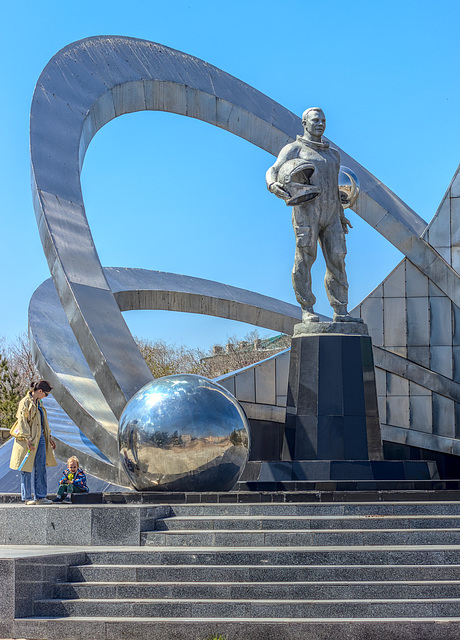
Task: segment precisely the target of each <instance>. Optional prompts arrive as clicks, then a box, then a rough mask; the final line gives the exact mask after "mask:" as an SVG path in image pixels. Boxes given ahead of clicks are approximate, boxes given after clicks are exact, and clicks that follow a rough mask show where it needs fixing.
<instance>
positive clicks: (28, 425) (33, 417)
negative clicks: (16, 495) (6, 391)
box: [10, 380, 57, 504]
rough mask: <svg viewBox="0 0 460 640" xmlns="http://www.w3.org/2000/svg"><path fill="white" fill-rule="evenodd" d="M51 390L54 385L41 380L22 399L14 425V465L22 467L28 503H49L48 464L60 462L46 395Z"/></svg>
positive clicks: (25, 500)
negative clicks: (49, 420)
mask: <svg viewBox="0 0 460 640" xmlns="http://www.w3.org/2000/svg"><path fill="white" fill-rule="evenodd" d="M50 392H51V385H50V384H49V382H47V381H46V380H40V382H37V383H36V384H34V385H33V386H32V387H31V390H30V391H29V393H28V394H27V395H26V397H25V398H23V399H22V400H21V402H20V403H19V407H18V412H17V414H16V416H17V421H16V422H15V423H14V425H13V426H12V427H11V431H10V433H11V435H12V436H14V438H15V442H14V445H13V451H12V452H11V460H10V468H11V469H20V470H21V498H22V500H23V501H24V502H25V503H26V504H48V503H51V500H47V498H46V494H47V483H46V467H55V466H56V465H57V462H56V459H55V457H54V453H53V451H54V449H55V448H56V444H55V442H54V440H53V439H52V437H51V433H50V428H49V424H48V418H47V417H46V409H45V408H44V406H43V404H42V400H43V398H46V396H47V395H48V394H49V393H50ZM32 471H33V472H34V499H32V486H31V485H32Z"/></svg>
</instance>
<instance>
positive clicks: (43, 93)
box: [29, 36, 460, 477]
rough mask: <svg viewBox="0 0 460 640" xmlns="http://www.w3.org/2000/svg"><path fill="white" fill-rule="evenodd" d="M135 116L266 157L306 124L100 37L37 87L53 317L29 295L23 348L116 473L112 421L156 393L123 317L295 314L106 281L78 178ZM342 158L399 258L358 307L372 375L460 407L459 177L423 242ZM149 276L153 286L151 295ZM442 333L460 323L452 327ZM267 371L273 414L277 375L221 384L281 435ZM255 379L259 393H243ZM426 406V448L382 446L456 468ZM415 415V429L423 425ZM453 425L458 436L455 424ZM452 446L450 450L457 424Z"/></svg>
mask: <svg viewBox="0 0 460 640" xmlns="http://www.w3.org/2000/svg"><path fill="white" fill-rule="evenodd" d="M144 109H149V110H162V111H168V112H173V113H179V114H182V115H186V116H189V117H194V118H198V119H201V120H204V121H206V122H209V123H211V124H214V125H215V126H218V127H221V128H223V129H226V130H228V131H230V132H232V133H234V134H235V135H238V136H240V137H243V138H245V139H247V140H248V141H250V142H251V143H253V144H256V145H257V146H259V147H261V148H262V149H265V150H267V151H269V152H270V153H272V154H274V155H277V154H278V152H279V150H280V149H281V147H283V146H284V145H285V144H286V143H288V142H290V141H292V140H293V139H294V138H295V136H296V134H298V133H300V132H301V128H302V127H301V122H300V119H299V118H297V117H296V116H295V115H294V114H292V113H291V112H289V111H288V110H287V109H285V108H284V107H282V106H281V105H279V104H277V103H275V102H273V101H272V100H271V99H270V98H268V97H267V96H264V95H263V94H261V93H260V92H258V91H256V90H255V89H253V88H252V87H250V86H249V85H246V84H244V83H242V82H241V81H239V80H237V79H236V78H234V77H232V76H230V75H228V74H226V73H224V72H223V71H221V70H219V69H217V68H215V67H213V66H212V65H209V64H207V63H205V62H203V61H201V60H198V59H196V58H194V57H192V56H188V55H187V54H183V53H181V52H178V51H175V50H173V49H169V48H168V47H163V46H162V45H158V44H154V43H151V42H147V41H143V40H137V39H133V38H124V37H118V36H108V37H105V36H98V37H94V38H87V39H85V40H81V41H79V42H76V43H73V44H71V45H69V46H67V47H65V48H64V49H62V50H61V51H60V52H59V53H57V54H56V56H54V58H53V59H52V60H51V61H50V62H49V64H48V65H47V66H46V68H45V69H44V71H43V73H42V75H41V76H40V79H39V81H38V83H37V87H36V90H35V94H34V98H33V104H32V109H31V123H30V132H31V137H30V146H31V164H32V189H33V198H34V208H35V212H36V216H37V224H38V228H39V232H40V237H41V240H42V243H43V247H44V250H45V254H46V257H47V259H48V263H49V266H50V271H51V273H52V275H53V280H54V284H55V286H56V289H57V291H58V293H59V297H60V300H61V302H62V305H63V307H62V306H61V305H60V303H59V300H58V299H57V297H56V293H55V290H54V286H53V284H52V283H51V282H47V283H44V285H42V286H43V287H44V289H42V288H40V289H39V290H38V291H37V292H36V294H34V297H33V299H32V301H31V306H30V310H29V323H30V333H31V338H32V345H33V349H34V353H35V357H36V360H37V362H38V363H39V367H40V370H41V371H42V373H43V374H44V375H45V377H49V378H50V379H51V380H52V384H53V386H54V387H55V389H56V394H55V395H56V398H57V399H58V401H59V403H60V404H61V406H63V407H64V408H65V410H66V411H67V413H68V414H69V416H71V418H72V420H74V421H75V422H76V423H77V424H78V426H79V427H81V429H82V431H83V433H85V434H86V435H87V436H88V437H89V438H90V439H91V441H92V442H93V443H94V444H95V445H96V447H97V448H98V449H99V450H100V451H101V452H103V453H104V454H105V455H106V456H107V458H108V459H109V460H110V465H109V466H110V468H111V469H115V470H117V472H118V465H119V462H118V452H117V422H118V420H117V417H118V416H120V414H121V412H122V410H123V408H124V406H125V404H126V401H127V400H129V399H130V398H131V397H132V396H133V395H134V394H135V393H136V391H137V390H138V389H140V388H141V387H142V386H143V385H144V384H145V383H146V382H148V381H149V380H150V379H151V375H150V372H149V371H148V369H147V367H146V366H145V363H144V362H143V360H142V358H141V356H140V354H139V352H138V350H137V347H136V346H135V343H134V341H133V339H132V337H131V335H130V333H129V330H128V328H127V326H126V324H125V322H124V320H123V317H122V315H121V311H123V310H125V309H138V308H145V309H147V308H148V309H165V308H167V309H171V310H178V311H183V310H184V309H186V310H187V311H190V312H196V313H209V314H211V315H216V316H221V317H227V318H231V319H237V320H242V321H244V322H249V323H251V324H254V325H257V326H262V327H267V328H273V329H275V330H277V331H283V332H286V333H289V332H290V327H291V326H292V325H293V324H295V323H296V322H298V311H299V310H298V309H295V311H292V310H291V309H290V308H289V307H291V306H292V305H286V303H282V302H280V301H274V300H273V299H270V298H267V297H266V296H260V295H259V294H255V293H251V292H244V291H243V290H241V289H240V290H236V289H235V291H231V289H232V288H231V287H228V286H226V285H223V284H219V283H209V281H206V280H199V279H194V278H187V277H186V276H175V275H174V274H159V273H158V272H144V271H142V270H123V269H114V270H110V271H107V270H106V271H104V270H103V269H102V267H101V264H100V262H99V258H98V255H97V251H96V248H95V246H94V242H93V240H92V236H91V231H90V228H89V224H88V221H87V219H86V213H85V208H84V203H83V197H82V193H81V184H80V170H81V166H82V164H83V160H84V155H85V152H86V149H87V147H88V145H89V143H90V141H91V139H92V137H93V136H94V135H95V133H96V132H97V131H98V130H99V129H100V128H101V127H102V126H104V124H106V123H107V122H109V121H110V120H111V119H113V118H115V117H117V116H119V115H122V114H124V113H129V112H132V111H138V110H144ZM334 146H336V145H334ZM339 151H340V154H341V158H342V161H343V162H344V163H345V164H346V165H347V167H349V169H348V170H347V175H348V176H350V172H352V173H354V175H356V177H357V179H359V183H360V191H359V195H358V198H357V200H356V203H355V205H354V210H355V211H356V212H357V213H358V215H360V216H361V217H362V218H363V219H364V220H366V221H367V222H368V223H369V224H370V225H371V226H372V227H373V228H375V229H376V230H377V231H378V232H379V233H381V234H382V235H383V236H384V237H385V238H387V239H388V240H389V241H390V242H392V243H393V244H394V245H395V246H396V247H397V248H398V249H400V250H401V251H402V252H403V253H404V254H405V256H406V258H405V259H404V260H403V263H402V265H403V266H402V268H401V271H398V272H397V273H394V274H392V276H390V277H389V278H387V279H386V281H385V283H384V284H383V285H380V287H378V288H377V289H376V291H375V292H372V293H371V294H370V296H369V297H368V298H366V300H364V301H363V303H362V304H361V305H360V306H359V307H358V312H359V313H360V314H361V317H363V318H364V319H365V321H366V323H367V324H369V328H370V332H371V335H372V337H373V339H374V345H375V349H374V355H375V361H376V364H377V366H379V367H381V370H386V371H390V372H392V373H396V375H402V376H407V378H408V379H410V380H413V381H415V382H416V383H418V384H420V385H421V386H425V388H426V389H428V390H433V391H434V390H436V392H437V393H438V394H440V395H441V396H443V397H445V398H448V399H451V400H454V399H455V401H456V402H457V403H458V402H459V399H458V398H459V391H458V389H459V388H460V387H459V385H458V382H460V374H459V371H460V353H459V348H460V346H459V345H460V337H459V336H460V328H459V327H460V311H459V306H460V286H459V284H460V279H459V274H458V272H457V271H455V268H456V267H458V266H460V232H459V231H458V229H459V228H460V174H459V172H458V171H457V173H456V175H455V176H454V179H453V181H452V183H451V185H450V187H449V189H448V192H447V193H446V196H445V198H444V200H443V202H442V203H441V206H440V208H439V209H438V212H437V214H436V215H435V217H434V218H433V220H432V222H431V223H430V225H428V227H427V225H426V223H425V222H424V221H423V220H422V219H421V218H420V217H419V216H418V215H417V214H416V213H415V212H413V211H412V210H411V209H410V208H409V207H408V206H407V205H406V204H405V203H404V202H403V201H402V200H400V199H399V198H398V197H397V196H396V195H395V194H393V193H392V192H391V191H390V190H389V189H388V188H387V187H386V186H385V185H383V184H382V183H381V182H380V181H379V180H377V179H376V178H375V177H374V176H372V175H371V174H370V173H369V172H368V171H367V170H366V169H364V168H363V167H361V166H360V165H359V164H358V163H357V162H356V161H355V160H353V159H352V158H351V157H350V156H348V155H347V154H346V153H345V152H344V151H342V150H340V149H339ZM356 184H357V181H356ZM351 192H352V189H351V185H350V195H351ZM352 206H353V205H352ZM408 258H409V259H408ZM452 267H454V268H452ZM404 271H405V276H404V273H403V272H404ZM128 272H129V273H128ZM152 273H155V274H156V275H155V278H154V279H156V281H155V284H152V282H151V279H152V278H153V276H152V275H151V274H152ZM147 274H148V275H147ZM124 279H125V280H126V281H129V282H128V284H126V282H124V283H123V282H122V281H123V280H124ZM125 285H126V286H125ZM235 292H236V293H235ZM408 297H409V298H410V297H413V298H414V302H413V304H412V303H411V304H406V301H405V298H406V300H407V298H408ZM415 298H424V301H423V302H422V301H416V300H415ZM436 298H438V299H442V301H440V302H437V301H436ZM202 301H204V306H202ZM392 301H393V302H392ZM454 303H455V304H454ZM379 305H380V309H379ZM427 306H428V309H429V314H430V317H429V326H430V328H431V333H430V337H429V339H428V340H427V342H425V343H424V344H416V343H422V342H423V335H425V334H426V322H425V321H426V317H425V316H426V312H425V311H424V312H423V313H424V316H423V317H424V320H423V323H424V329H423V331H422V332H421V331H420V329H417V330H415V332H414V323H416V322H417V319H416V318H417V309H418V308H421V307H423V309H424V310H425V309H426V307H427ZM395 314H396V315H397V316H399V318H398V319H397V318H395V317H394V315H395ZM355 315H356V310H355ZM65 316H67V319H66V317H65ZM451 317H452V318H455V319H456V320H455V322H454V323H453V324H452V323H450V321H449V318H451ZM395 334H396V335H395ZM422 334H423V335H422ZM408 336H411V338H410V342H409V344H408V341H409V339H408ZM414 343H415V344H414ZM441 346H442V347H448V348H449V349H450V352H451V353H452V358H453V360H452V361H453V363H454V370H453V374H452V375H453V379H450V378H449V377H447V376H442V375H439V374H437V373H434V372H432V371H430V362H431V360H433V361H434V362H435V363H436V362H440V363H442V367H443V371H447V370H448V369H447V368H446V367H445V363H446V362H447V360H446V357H445V354H444V351H445V350H443V354H441V352H440V351H439V349H438V347H441ZM438 351H439V353H438ZM398 354H399V355H398ZM287 355H288V354H287ZM400 355H403V356H408V358H409V360H407V359H405V358H401V357H400ZM280 358H281V356H280ZM287 359H288V357H287ZM401 362H402V363H403V364H402V365H401ZM285 365H286V356H284V365H283V367H284V369H285V370H286V371H287V368H286V366H285ZM270 366H271V365H270ZM436 366H438V365H436ZM440 366H441V365H440ZM275 370H276V374H275V377H276V405H268V404H264V403H260V402H259V399H263V400H268V399H270V398H272V397H273V381H272V380H271V379H270V376H271V373H270V374H268V373H267V372H266V371H264V372H263V373H262V372H259V373H254V372H252V378H251V374H250V373H247V372H246V371H242V372H236V374H235V375H234V376H232V375H230V376H229V377H228V380H226V384H228V385H229V386H230V387H231V388H232V389H234V390H235V393H236V394H237V395H238V390H240V391H241V393H242V395H243V396H244V397H246V398H248V402H247V405H245V407H248V408H249V409H250V410H251V411H252V415H254V416H259V417H260V415H261V412H262V413H263V412H265V413H263V415H266V416H268V415H274V416H277V418H276V419H278V420H281V421H282V419H281V417H280V411H281V412H282V411H283V409H282V406H281V405H283V403H284V404H285V396H284V393H285V392H284V393H283V389H285V387H284V383H283V382H282V379H283V380H284V377H283V376H282V375H279V372H281V370H282V368H281V367H278V366H276V367H275ZM243 379H245V380H246V382H245V381H244V380H243ZM251 379H252V380H253V381H254V385H253V386H252V383H251V384H250V385H249V387H248V386H247V384H246V383H247V382H248V381H250V380H251ZM286 380H287V373H286ZM262 384H267V385H268V387H267V389H262ZM385 393H386V392H385ZM409 396H410V394H409ZM406 397H407V396H406ZM249 399H250V400H249ZM385 400H386V395H383V396H381V397H380V399H379V402H380V404H381V406H382V401H383V404H384V405H385ZM436 403H438V404H436V406H435V405H434V404H433V403H432V405H431V410H432V415H433V425H432V432H431V433H423V434H420V432H417V431H416V425H415V424H414V423H413V421H411V423H410V424H409V422H407V423H406V424H405V425H403V427H397V426H392V425H390V424H386V423H385V417H384V424H383V425H382V429H383V433H384V437H386V438H389V439H391V438H393V439H394V440H393V441H395V442H396V441H398V442H399V441H401V442H402V441H404V442H405V443H406V444H413V445H414V446H423V447H424V448H433V449H435V450H438V451H447V450H448V451H450V452H454V453H457V454H458V453H460V440H456V439H455V438H447V437H445V436H439V435H437V433H436V431H437V429H439V428H440V427H439V426H438V425H437V424H436V420H438V419H443V416H444V415H445V413H446V412H445V411H440V410H439V407H438V405H439V402H438V401H436ZM414 406H415V405H414ZM446 406H447V405H446ZM414 411H415V409H414ZM417 411H418V415H420V412H421V409H419V410H417ZM424 411H427V408H426V407H425V408H424ZM449 415H451V414H449ZM457 415H458V418H457V422H459V421H460V411H457ZM382 416H386V408H385V412H383V410H382ZM406 417H407V416H406ZM407 419H408V420H409V418H407ZM449 420H450V418H449ZM449 428H450V427H449ZM450 430H451V429H450ZM451 431H452V430H451ZM402 432H405V433H404V434H402ZM456 433H457V434H460V424H458V425H457V431H456ZM430 438H431V440H430ZM417 443H418V444H417ZM420 443H422V444H420ZM103 464H106V463H103ZM113 465H114V466H113ZM101 473H105V471H101ZM101 477H102V476H101Z"/></svg>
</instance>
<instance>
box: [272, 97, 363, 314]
mask: <svg viewBox="0 0 460 640" xmlns="http://www.w3.org/2000/svg"><path fill="white" fill-rule="evenodd" d="M302 124H303V127H304V134H303V136H297V140H296V141H295V142H292V143H290V144H287V145H286V146H285V147H283V148H282V149H281V151H280V153H279V155H278V158H277V160H276V162H275V164H274V165H273V166H272V167H270V169H269V170H268V171H267V175H266V181H267V187H268V189H269V191H271V192H272V193H274V194H275V195H276V196H278V198H282V199H283V200H285V201H286V204H287V205H289V206H292V225H293V227H294V233H295V238H296V249H295V258H294V268H293V270H292V284H293V286H294V291H295V295H296V298H297V300H298V302H299V303H300V306H301V307H302V323H308V322H318V316H317V315H316V314H315V312H314V310H313V307H314V304H315V302H316V298H315V296H314V295H313V292H312V288H311V268H312V265H313V263H314V262H315V260H316V252H317V245H318V241H319V243H320V245H321V249H322V251H323V255H324V259H325V261H326V275H325V278H324V285H325V287H326V293H327V297H328V300H329V303H330V305H331V307H332V308H333V310H334V316H333V322H362V320H361V319H360V318H352V317H351V316H350V315H349V314H348V311H347V305H348V281H347V274H346V272H345V256H346V253H347V247H346V242H345V234H346V233H348V227H349V226H350V227H351V224H350V222H349V220H347V218H346V217H345V216H344V213H343V206H342V203H341V194H340V192H339V178H338V177H339V170H340V155H339V152H338V151H337V150H336V149H333V148H332V147H330V146H329V143H328V142H326V141H325V140H323V139H322V136H323V133H324V130H325V128H326V117H325V115H324V113H323V111H322V109H320V108H318V107H311V108H310V109H307V110H306V111H304V113H303V114H302Z"/></svg>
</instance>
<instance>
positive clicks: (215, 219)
mask: <svg viewBox="0 0 460 640" xmlns="http://www.w3.org/2000/svg"><path fill="white" fill-rule="evenodd" d="M284 6H285V7H286V9H285V10H283V8H282V7H283V5H282V3H280V2H279V1H272V0H265V1H259V0H255V1H253V2H249V1H248V0H246V1H241V0H234V1H233V2H232V3H226V4H219V3H215V2H208V1H204V0H202V1H192V0H189V1H188V2H183V1H176V0H171V1H170V2H168V3H166V2H157V1H156V0H150V1H140V0H138V1H136V0H132V1H131V2H130V3H129V4H128V3H126V2H120V1H118V0H111V1H110V2H108V1H105V0H99V1H94V0H93V1H92V2H89V1H87V0H82V1H80V2H65V3H64V2H61V3H57V2H49V1H46V0H45V1H41V2H40V3H31V2H21V1H17V2H16V3H15V4H14V6H13V5H12V4H10V3H8V5H4V6H3V21H2V37H1V38H0V52H1V59H2V62H3V64H2V81H3V94H2V98H3V99H2V100H1V101H0V116H1V119H0V122H1V131H2V135H1V145H0V185H1V188H2V200H1V209H2V210H1V219H2V223H3V224H2V230H1V251H0V267H1V270H2V275H3V277H2V280H1V284H0V290H1V298H2V314H1V316H0V337H4V338H5V339H6V340H7V341H10V340H13V339H14V338H15V337H16V336H17V335H18V334H19V333H21V332H22V331H24V330H26V328H27V307H28V303H29V299H30V297H31V295H32V293H33V291H34V290H35V289H36V288H37V287H38V286H39V285H40V284H41V282H42V281H43V280H44V279H46V278H47V277H49V271H48V267H47V263H46V260H45V257H44V254H43V250H42V247H41V243H40V240H39V237H38V231H37V227H36V223H35V216H34V212H33V207H32V198H31V190H30V177H29V155H28V127H29V110H30V102H31V98H32V94H33V90H34V87H35V83H36V81H37V79H38V77H39V75H40V72H41V70H42V69H43V67H44V66H45V65H46V64H47V62H48V61H49V59H50V58H51V57H52V56H53V55H54V54H55V53H56V52H57V51H58V50H59V49H61V48H62V47H64V46H65V45H67V44H69V43H70V42H73V41H75V40H79V39H81V38H85V37H89V36H94V35H101V34H105V35H126V36H132V37H138V38H144V39H147V40H152V41H154V42H159V43H161V44H164V45H167V46H170V47H172V48H175V49H179V50H181V51H184V52H186V53H189V54H191V55H194V56H197V57H199V58H201V59H204V60H206V61H207V62H209V63H211V64H213V65H215V66H217V67H220V68H221V69H223V70H225V71H227V72H228V73H231V74H232V75H234V76H236V77H237V78H240V79H241V80H243V81H245V82H247V83H248V84H251V85H252V86H254V87H255V88H257V89H258V90H260V91H262V92H264V93H266V94H267V95H269V96H270V97H271V98H273V99H274V100H276V101H278V102H280V103H281V104H283V105H284V106H285V107H287V108H288V109H290V110H291V111H293V112H295V113H296V114H298V115H300V114H301V112H302V111H303V110H304V109H305V108H306V107H308V106H321V107H322V108H323V109H324V111H325V113H326V116H327V120H328V124H327V130H326V135H327V136H328V137H329V138H330V139H331V140H332V141H333V142H335V143H336V144H337V145H339V146H340V147H342V148H343V149H344V150H345V151H347V152H348V153H350V154H351V155H352V156H353V157H354V158H355V159H356V160H357V161H358V162H360V163H361V164H362V165H364V166H365V167H366V168H367V169H368V170H369V171H371V172H372V173H373V174H374V175H376V176H377V177H378V178H379V179H380V180H382V181H383V182H384V183H385V184H386V185H387V186H388V187H389V188H390V189H392V190H393V191H394V192H395V193H397V194H398V195H399V196H400V197H401V198H402V199H403V200H405V201H406V202H407V204H408V205H409V206H411V207H412V208H413V209H414V210H415V211H416V212H417V213H418V214H419V215H420V216H422V217H423V218H424V219H425V220H426V221H427V222H428V221H429V220H430V219H431V217H432V216H433V215H434V213H435V211H436V209H437V206H438V204H439V202H440V200H441V198H442V196H443V194H444V192H445V190H446V188H447V186H448V184H449V182H450V180H451V178H452V176H453V174H454V172H455V170H456V168H457V165H458V163H459V161H460V153H459V149H460V144H459V143H460V124H459V122H460V119H459V113H460V88H459V83H458V77H459V73H458V72H459V69H458V66H459V63H458V60H459V45H458V33H457V31H458V24H459V18H460V5H459V4H458V3H457V2H454V1H452V2H448V1H445V0H440V1H438V2H437V3H436V5H434V3H432V2H427V1H424V0H419V1H417V2H415V1H410V0H409V1H403V0H399V2H395V1H393V0H390V1H387V2H384V3H380V2H369V0H368V1H361V0H357V1H353V0H350V1H349V2H347V3H343V2H338V1H337V2H336V1H335V0H325V1H323V2H315V3H310V2H305V1H301V0H291V2H289V3H285V5H284ZM272 162H273V158H272V157H271V156H270V155H269V154H267V153H266V152H264V151H261V150H260V149H258V148H256V147H254V146H252V145H250V144H249V143H248V142H245V141H244V140H240V139H239V138H236V137H235V136H232V135H231V134H229V133H227V132H225V131H221V130H219V129H217V128H215V127H212V126H211V125H208V124H205V123H203V122H199V121H194V120H192V119H189V118H184V117H181V116H177V115H173V114H165V113H153V112H145V113H138V114H130V115H126V116H123V117H121V118H117V119H115V120H114V121H112V122H110V123H109V124H108V125H106V126H105V127H104V128H103V129H102V130H101V131H99V132H98V133H97V135H96V136H95V138H94V139H93V141H92V143H91V145H90V147H89V149H88V152H87V155H86V159H85V163H84V167H83V173H82V184H83V194H84V198H85V204H86V210H87V215H88V219H89V222H90V226H91V229H92V232H93V235H94V239H95V243H96V247H97V249H98V252H99V256H100V258H101V262H102V264H103V265H104V266H119V267H125V266H126V267H142V268H146V269H158V270H163V271H172V272H176V273H183V274H188V275H193V276H199V277H203V278H209V279H212V280H217V281H219V282H225V283H228V284H231V285H235V286H238V287H242V288H246V289H250V290H254V291H258V292H260V293H264V294H266V295H270V296H273V297H276V298H279V299H282V300H286V301H288V302H295V298H294V294H293V291H292V287H291V277H290V271H291V267H292V259H293V248H294V239H293V232H292V228H291V224H290V213H289V211H288V209H287V207H285V206H284V204H283V203H282V202H281V201H280V200H278V199H277V198H275V197H274V196H273V195H271V194H269V193H268V191H267V190H266V188H265V183H264V176H265V171H266V169H267V168H268V167H269V166H270V165H271V164H272ZM349 217H350V219H351V220H352V222H353V224H354V229H353V230H352V231H351V233H350V234H349V236H348V258H347V269H348V274H349V281H350V302H351V306H353V305H354V304H357V303H358V302H359V301H360V300H361V299H362V298H364V297H365V296H366V295H367V294H368V293H369V292H370V291H371V290H372V289H373V288H374V287H375V286H377V285H378V284H379V283H380V281H381V280H382V279H383V278H384V277H385V276H386V275H387V274H388V273H389V272H390V271H391V269H392V268H393V267H394V266H396V264H397V263H398V262H399V260H400V258H401V255H400V254H399V252H398V251H397V250H396V249H394V248H393V247H392V246H391V245H389V244H388V243H387V242H386V241H385V240H384V239H383V238H381V237H380V236H379V235H378V234H377V233H376V232H375V231H374V230H373V229H371V228H370V227H369V226H368V225H367V224H366V223H364V222H363V221H361V220H360V219H359V218H358V217H357V216H356V215H355V214H354V213H353V212H350V216H349ZM323 276H324V264H323V262H322V259H320V258H319V259H318V261H317V264H316V265H315V268H314V290H315V293H316V295H317V298H318V303H317V310H318V311H320V312H322V313H326V314H328V313H329V307H328V304H327V301H326V298H325V295H324V293H323V284H322V279H323ZM125 318H126V320H127V322H128V324H129V326H130V328H131V330H132V331H133V333H134V334H136V335H138V336H143V337H147V338H152V339H155V338H161V339H164V340H166V341H168V342H177V343H182V344H186V345H189V346H193V347H194V346H200V347H207V346H210V345H212V344H213V343H215V342H222V341H225V340H226V337H227V336H230V335H234V334H236V335H243V334H245V333H246V332H247V331H248V330H250V329H251V327H248V326H246V325H240V324H238V323H231V322H228V321H224V320H220V319H214V318H206V317H202V316H193V315H189V314H171V313H167V312H130V313H127V314H125ZM263 333H264V332H263Z"/></svg>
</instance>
